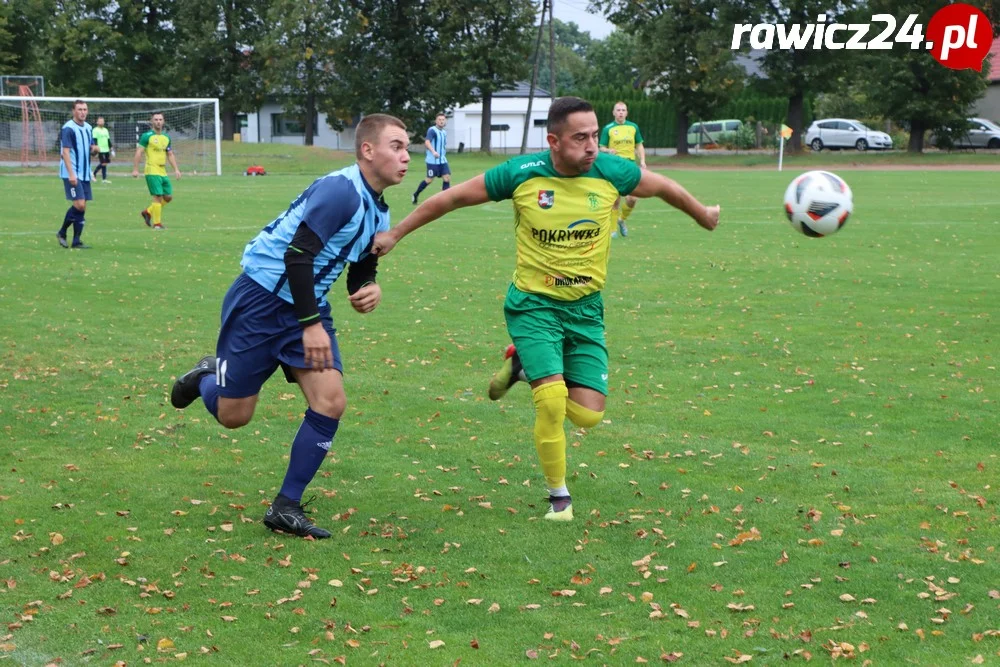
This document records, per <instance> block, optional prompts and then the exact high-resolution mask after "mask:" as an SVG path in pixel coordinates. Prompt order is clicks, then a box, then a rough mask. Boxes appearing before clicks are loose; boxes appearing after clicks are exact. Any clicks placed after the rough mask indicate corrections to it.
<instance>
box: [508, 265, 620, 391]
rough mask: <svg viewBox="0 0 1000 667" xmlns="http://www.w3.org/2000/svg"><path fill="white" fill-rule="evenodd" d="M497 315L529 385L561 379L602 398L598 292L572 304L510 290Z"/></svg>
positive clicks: (603, 350) (604, 373) (603, 353)
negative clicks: (502, 319)
mask: <svg viewBox="0 0 1000 667" xmlns="http://www.w3.org/2000/svg"><path fill="white" fill-rule="evenodd" d="M503 313H504V317H505V318H506V319H507V331H508V332H509V333H510V337H511V340H513V341H514V345H515V347H517V354H518V356H519V357H520V358H521V365H522V366H523V367H524V374H525V375H526V376H527V377H528V380H529V381H532V380H537V379H539V378H543V377H547V376H549V375H562V376H563V377H564V378H565V380H566V382H567V384H569V385H580V386H583V387H587V388H588V389H593V390H595V391H599V392H601V393H602V394H604V395H605V396H607V395H608V348H607V346H606V345H605V343H604V299H603V298H602V296H601V293H600V292H595V293H594V294H590V295H588V296H585V297H583V298H582V299H578V300H576V301H559V300H558V299H552V298H549V297H547V296H542V295H541V294H531V293H528V292H522V291H521V290H519V289H517V288H516V287H514V285H511V286H510V288H509V289H508V290H507V299H506V300H505V301H504V304H503Z"/></svg>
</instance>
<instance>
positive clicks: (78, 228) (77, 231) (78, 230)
mask: <svg viewBox="0 0 1000 667" xmlns="http://www.w3.org/2000/svg"><path fill="white" fill-rule="evenodd" d="M83 223H84V219H83V214H82V213H81V214H80V215H79V217H78V218H77V219H76V220H74V221H73V245H77V244H78V243H80V235H81V234H83Z"/></svg>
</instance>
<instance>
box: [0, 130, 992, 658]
mask: <svg viewBox="0 0 1000 667" xmlns="http://www.w3.org/2000/svg"><path fill="white" fill-rule="evenodd" d="M265 148H267V149H269V150H271V153H268V154H263V153H262V154H259V155H251V153H250V151H249V149H245V147H244V151H243V152H241V153H239V154H236V153H231V154H228V155H227V165H238V167H242V166H245V164H250V163H252V162H260V163H262V164H264V165H265V167H268V168H269V169H270V170H271V171H272V173H275V172H281V171H286V172H287V171H295V172H296V173H293V174H286V175H280V174H276V175H272V176H267V177H264V178H255V179H251V178H244V177H238V176H224V177H221V178H212V177H196V178H184V179H182V180H181V181H179V182H175V194H176V201H175V203H173V204H171V205H170V206H169V207H167V210H166V212H165V214H164V222H165V224H166V226H167V228H168V229H167V230H166V231H165V232H163V233H153V232H152V231H151V230H149V229H147V228H146V227H145V226H144V225H143V224H142V221H141V219H140V217H139V214H138V211H139V210H140V209H141V208H142V207H143V206H144V205H145V204H146V203H147V202H148V197H147V195H146V194H145V189H144V186H143V184H142V182H141V181H133V180H132V179H128V178H124V177H122V175H121V174H117V173H114V174H113V183H112V184H110V185H100V184H97V185H96V186H95V191H96V195H95V200H94V201H93V202H91V205H90V207H89V209H88V215H87V231H86V237H85V238H86V240H87V241H88V242H89V243H91V244H92V245H93V246H94V247H93V249H91V250H89V251H72V252H71V251H66V250H63V249H62V248H60V247H59V246H58V245H57V243H56V240H55V238H54V232H55V231H56V229H57V228H58V226H59V222H60V221H61V219H62V215H63V212H64V211H65V209H66V206H67V204H66V203H65V202H64V201H63V199H62V187H61V184H60V183H59V181H58V179H57V178H56V177H55V176H48V177H44V178H42V177H35V176H24V177H20V176H3V177H0V209H2V219H3V225H2V227H0V256H2V261H0V313H2V315H0V317H2V320H3V326H2V328H0V344H2V351H0V437H2V442H3V447H2V450H0V451H2V454H3V461H2V463H3V467H2V473H0V517H2V518H0V524H2V530H0V545H2V547H0V612H2V621H3V624H4V625H3V626H2V627H0V663H4V662H7V663H12V664H18V665H20V664H24V665H44V664H48V663H58V664H64V665H81V664H99V665H110V664H115V663H116V661H122V663H125V664H129V665H134V664H143V663H154V664H159V663H174V662H178V661H180V660H184V659H186V661H188V662H193V663H196V664H213V665H296V664H305V663H311V662H320V663H325V664H331V663H338V662H339V663H341V664H344V663H347V664H380V663H386V664H400V665H453V664H457V663H458V661H461V663H462V664H464V665H507V664H514V663H521V662H525V663H529V664H530V663H531V662H532V661H533V660H536V659H537V660H538V661H540V662H549V661H552V660H554V661H556V662H557V663H560V664H569V663H571V662H575V659H586V660H587V662H588V663H591V664H622V665H624V664H635V663H637V662H640V663H641V662H647V661H648V662H657V663H662V662H663V661H667V662H670V661H673V660H677V661H678V662H680V663H682V664H692V665H703V664H720V665H721V664H728V662H743V661H749V662H750V664H752V665H777V664H799V663H802V664H804V663H805V662H806V661H807V660H809V659H810V658H812V659H817V660H819V661H821V662H825V661H829V660H830V659H831V657H833V658H837V657H841V658H854V662H855V663H857V664H862V663H864V662H865V661H866V660H871V661H872V663H873V664H876V665H900V664H917V665H961V664H972V663H974V662H977V661H983V662H985V663H986V664H1000V592H998V589H1000V553H998V552H997V549H998V547H1000V519H998V509H997V506H998V501H1000V495H998V487H1000V447H998V445H1000V425H998V399H1000V395H998V393H1000V392H998V386H1000V382H998V380H1000V373H998V370H997V367H998V364H1000V359H998V349H1000V347H998V340H1000V333H998V332H1000V322H998V318H1000V268H998V267H1000V265H998V262H997V258H998V257H1000V191H998V190H997V187H996V182H997V176H996V172H983V171H953V170H948V171H944V170H942V171H935V170H933V169H927V170H922V171H888V170H872V169H866V170H864V171H847V170H845V171H843V172H841V173H842V175H843V176H844V177H845V179H846V180H847V181H848V182H849V183H850V185H851V187H852V188H853V190H854V196H855V215H854V217H853V218H852V219H851V221H850V222H849V223H848V225H847V226H846V227H845V229H844V231H843V232H841V233H840V234H838V235H837V236H834V237H831V238H826V239H808V238H806V237H804V236H800V235H797V234H796V233H795V232H793V231H792V230H791V228H790V227H789V226H788V225H787V223H785V222H784V220H783V217H782V211H781V195H782V193H783V191H784V188H785V185H786V184H787V183H788V181H789V180H790V179H791V178H792V176H793V175H794V174H795V173H796V172H797V170H798V169H799V167H802V166H807V165H806V164H805V163H800V162H797V161H794V160H793V162H792V164H791V165H790V168H789V170H787V171H786V172H784V173H777V172H776V171H773V170H765V169H754V170H745V171H711V170H689V171H684V170H678V169H674V170H672V171H671V172H670V175H671V176H672V177H674V178H676V179H677V180H679V181H680V182H681V183H683V184H684V185H685V186H686V187H687V188H688V189H690V190H691V191H692V192H693V193H694V194H696V195H697V196H698V197H699V198H701V199H703V200H704V201H706V202H708V203H716V202H717V203H720V204H721V205H722V208H723V211H722V224H721V225H720V227H719V229H718V230H716V231H715V232H713V233H711V234H709V233H707V232H705V231H703V230H701V229H700V228H698V227H697V226H696V225H695V224H694V223H693V222H691V221H689V220H687V219H686V218H684V217H683V216H682V215H680V214H678V213H677V212H675V211H673V210H672V209H669V208H668V207H667V206H666V205H664V204H662V203H660V202H654V201H644V202H641V203H640V205H639V206H638V207H637V209H636V212H635V214H634V215H633V217H632V219H631V221H630V222H631V225H630V228H631V234H630V236H629V238H627V239H617V240H616V241H615V242H614V246H613V253H612V258H611V267H610V275H609V281H608V282H609V285H608V288H607V289H606V291H605V303H606V318H607V327H608V344H609V347H610V350H611V379H610V386H611V394H610V396H609V401H608V410H607V413H606V417H605V422H604V423H603V424H601V425H600V426H598V427H596V428H594V429H591V430H589V431H588V432H581V431H570V432H569V435H568V442H569V443H570V453H569V466H570V471H571V479H570V481H569V485H570V489H571V490H572V492H573V497H574V505H575V510H576V515H577V518H576V520H575V522H573V523H571V524H565V525H549V524H548V523H547V522H544V521H542V520H541V519H540V517H541V516H542V514H543V512H544V509H545V500H544V499H545V495H546V494H545V485H544V479H543V478H542V476H541V472H540V470H539V468H538V466H537V463H536V456H535V453H534V445H533V443H532V435H531V429H532V421H533V407H532V404H531V401H530V397H529V392H528V391H527V388H526V387H524V386H518V387H515V388H514V389H512V390H511V392H510V393H509V394H508V395H507V397H505V399H504V400H502V401H500V402H499V403H491V402H490V401H488V400H486V398H485V386H486V383H487V381H488V379H489V377H490V375H491V373H492V372H493V370H494V369H495V367H496V366H497V365H498V363H499V355H500V352H501V350H502V349H503V347H504V346H505V345H506V344H507V342H508V339H507V337H506V334H505V329H504V325H503V317H502V311H501V305H502V298H503V294H504V292H505V290H506V287H507V283H508V280H509V277H510V273H511V271H512V268H513V254H514V249H513V235H512V230H511V215H510V206H509V204H506V203H504V204H490V205H486V206H482V207H479V208H476V209H466V210H464V211H461V212H458V213H456V214H454V215H452V216H451V217H449V218H447V219H444V220H441V221H439V222H438V223H435V224H433V225H431V226H430V227H428V228H426V229H423V230H421V231H419V232H417V233H416V234H415V235H413V236H412V237H410V238H408V239H406V240H405V241H404V242H403V243H402V244H400V246H398V247H397V249H396V250H395V251H394V252H393V253H392V254H391V255H389V256H388V257H387V258H386V259H385V260H383V262H382V264H381V266H380V272H379V280H380V283H381V284H382V287H383V290H384V299H383V302H382V305H381V306H380V307H379V309H378V310H377V311H376V312H375V313H372V314H370V315H367V316H360V315H358V314H356V313H355V312H354V311H353V310H351V309H350V308H349V307H348V304H347V302H346V298H345V295H346V292H345V290H344V287H343V285H341V284H336V285H334V289H333V291H332V292H331V302H332V303H333V304H334V318H335V321H336V322H337V325H338V329H339V342H340V346H341V350H342V353H343V357H344V360H345V367H346V380H345V382H346V385H347V392H348V400H349V405H348V409H347V412H346V413H345V415H344V418H343V420H342V424H341V428H340V431H339V432H338V434H337V437H336V439H335V441H334V443H333V447H332V449H331V451H330V455H329V457H328V459H327V461H326V462H325V464H324V467H323V468H322V470H321V472H320V475H319V476H318V477H317V478H316V480H315V481H314V483H313V485H312V486H311V487H310V490H308V491H307V497H308V496H309V495H310V492H311V493H314V494H315V495H316V496H317V499H316V501H315V503H314V507H315V514H314V515H313V516H315V517H316V519H317V521H318V522H319V523H320V524H321V525H323V526H325V527H328V528H330V529H332V530H333V531H334V538H333V539H331V540H326V541H321V542H312V541H304V540H299V539H296V538H290V537H285V536H279V535H275V534H272V533H270V532H268V531H267V530H266V529H265V528H264V527H263V526H262V525H261V523H260V519H261V517H262V515H263V511H264V509H265V508H266V505H267V503H268V502H269V501H270V499H271V498H272V497H273V495H274V493H275V492H276V490H277V488H278V486H280V484H281V479H282V476H283V474H284V468H285V462H286V460H287V452H288V446H289V443H290V441H291V438H292V436H293V435H294V432H295V430H296V428H297V426H298V423H299V420H300V415H301V413H302V411H303V410H304V401H303V400H302V398H301V396H300V395H299V393H298V391H297V389H296V388H295V387H292V386H291V385H288V384H286V383H285V382H284V380H283V379H282V378H280V377H278V376H276V377H274V378H272V380H271V381H270V382H269V383H268V384H267V385H266V386H265V388H264V391H263V393H262V397H261V402H260V405H259V408H258V411H257V415H256V417H255V419H254V421H253V422H252V423H251V424H250V425H249V426H247V427H245V428H243V429H241V430H237V431H226V430H225V429H223V428H221V427H220V426H219V425H218V424H216V423H215V422H214V420H212V419H211V417H209V416H208V414H207V413H206V412H205V411H204V409H202V407H201V405H200V403H196V404H195V405H192V406H191V407H190V408H189V409H188V410H186V411H183V412H181V411H176V410H174V409H173V408H172V407H170V405H169V402H168V401H167V394H168V392H169V388H170V386H171V384H172V382H173V379H174V377H175V376H176V375H178V374H180V373H182V372H184V371H186V370H187V369H188V368H189V367H190V366H191V365H192V364H193V363H194V361H196V360H197V359H198V358H199V357H201V356H202V355H203V354H206V353H210V352H212V351H213V350H214V345H215V335H216V332H217V327H218V318H219V306H220V303H221V300H222V296H223V294H224V292H225V290H226V288H227V287H228V285H229V283H230V282H231V281H232V279H233V278H234V277H235V276H236V275H237V273H238V271H239V258H240V253H241V252H242V249H243V246H244V245H245V244H246V242H247V241H248V240H249V239H250V238H252V237H253V235H255V234H256V233H257V231H258V230H259V229H260V228H261V227H262V226H263V225H264V224H266V223H267V222H269V221H270V220H271V219H273V217H274V216H276V215H277V214H278V213H280V212H281V211H282V210H284V208H285V207H286V206H287V204H288V202H289V201H290V200H291V199H292V198H293V197H294V196H295V195H297V194H298V193H299V192H300V191H301V190H302V189H303V188H304V187H305V186H306V185H308V183H309V182H310V181H311V180H312V178H313V177H315V176H316V175H318V174H320V173H324V172H326V171H328V170H331V169H333V168H336V167H339V166H342V165H343V164H345V162H344V160H345V157H344V156H343V155H339V156H336V158H335V159H334V160H330V159H329V154H327V153H324V152H322V151H315V150H314V151H302V150H298V151H297V150H296V149H290V148H288V147H280V148H276V147H265ZM255 150H264V149H255ZM270 155H282V156H289V157H288V159H287V163H288V164H291V165H294V166H292V167H288V168H283V167H277V166H272V165H276V164H278V159H277V158H274V160H273V161H268V160H270V159H271V158H270V157H269V156H270ZM251 158H256V159H251ZM283 159H284V158H283ZM496 161H497V160H491V159H489V158H483V157H474V156H458V157H457V159H456V160H454V161H453V169H454V170H455V173H456V178H458V179H463V178H466V177H470V176H472V175H474V174H475V173H478V172H479V171H481V170H482V169H484V168H486V167H488V166H489V165H491V164H495V163H496ZM182 163H183V160H182ZM733 163H734V165H735V166H738V165H739V164H740V162H739V158H736V159H734V161H733ZM827 164H828V163H827ZM846 164H847V163H845V165H846ZM421 166H422V163H421V161H420V157H419V156H416V159H415V161H414V164H413V169H411V174H410V175H409V176H408V177H407V179H406V182H405V183H404V184H403V185H402V186H400V187H398V188H395V189H394V190H391V191H389V193H388V197H387V198H388V200H389V202H390V205H391V206H392V209H393V212H394V217H395V220H396V221H398V220H400V219H402V216H403V215H404V214H405V212H406V211H408V210H410V208H411V207H410V205H409V194H410V192H412V190H413V188H414V187H415V185H416V182H417V181H418V180H419V178H420V171H421V170H420V167H421ZM438 187H439V186H438V185H437V184H435V185H434V186H433V188H432V190H431V191H432V192H433V191H437V189H438ZM279 375H280V374H279ZM442 642H443V643H442ZM727 661H728V662H727Z"/></svg>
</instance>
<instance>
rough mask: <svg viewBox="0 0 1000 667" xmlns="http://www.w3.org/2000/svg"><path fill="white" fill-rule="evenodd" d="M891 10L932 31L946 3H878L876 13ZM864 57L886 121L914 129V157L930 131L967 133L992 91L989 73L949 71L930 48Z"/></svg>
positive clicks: (879, 0)
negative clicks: (969, 118)
mask: <svg viewBox="0 0 1000 667" xmlns="http://www.w3.org/2000/svg"><path fill="white" fill-rule="evenodd" d="M889 4H891V11H892V13H893V14H894V15H895V16H907V15H909V14H919V16H920V19H922V20H923V21H924V24H925V25H926V22H927V21H928V20H929V19H930V17H931V16H932V15H933V14H934V12H936V11H937V10H938V9H940V8H941V7H943V6H944V5H945V4H946V2H944V1H943V0H908V1H906V2H905V3H901V2H899V0H893V1H892V2H891V3H889V2H887V0H873V1H872V4H871V9H872V12H873V13H878V12H880V11H882V12H888V11H889V8H888V5H889ZM970 4H974V5H978V6H979V7H980V8H981V9H982V8H983V3H982V2H976V0H971V3H970ZM900 5H902V6H900ZM864 53H865V58H864V70H865V72H866V73H867V75H866V80H867V81H868V82H869V92H870V97H871V99H872V101H873V102H874V103H875V105H876V107H877V108H878V110H879V111H880V112H881V113H882V114H883V115H885V116H886V117H887V118H891V119H893V120H895V121H897V122H899V123H901V124H903V125H904V126H906V127H908V128H909V130H910V142H909V145H908V146H907V150H908V151H910V152H912V153H920V152H922V151H923V148H924V135H925V134H926V132H927V131H928V130H937V131H939V132H941V131H942V130H945V132H942V133H944V134H947V128H951V129H958V128H960V129H964V128H965V123H966V120H965V119H966V117H967V116H968V115H970V110H971V107H972V105H973V104H975V102H976V101H977V100H978V99H979V98H980V97H982V96H983V94H984V93H985V91H986V86H987V85H988V80H987V77H988V76H989V67H984V68H983V71H982V72H976V71H975V70H952V69H948V68H947V67H945V66H943V65H941V64H940V63H938V62H937V61H936V60H934V58H933V56H931V53H930V51H927V50H926V49H924V48H918V49H913V50H911V49H910V48H909V46H908V45H906V44H896V45H895V46H894V48H893V49H892V50H889V51H866V52H864Z"/></svg>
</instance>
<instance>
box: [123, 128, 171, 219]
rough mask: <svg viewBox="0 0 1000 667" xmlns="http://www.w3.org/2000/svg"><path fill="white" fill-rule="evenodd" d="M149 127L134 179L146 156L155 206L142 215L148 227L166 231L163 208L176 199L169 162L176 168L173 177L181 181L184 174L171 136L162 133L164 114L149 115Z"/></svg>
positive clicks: (141, 143) (137, 156)
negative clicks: (168, 169)
mask: <svg viewBox="0 0 1000 667" xmlns="http://www.w3.org/2000/svg"><path fill="white" fill-rule="evenodd" d="M149 125H150V127H151V128H152V129H151V130H148V131H146V132H144V133H143V135H142V136H141V137H139V144H138V145H137V146H136V147H135V159H134V161H133V164H132V177H133V178H138V177H139V160H140V159H142V157H143V156H144V155H145V157H146V169H145V170H144V172H143V173H145V174H146V187H148V188H149V194H151V195H153V203H152V204H150V205H149V206H148V207H146V208H145V209H143V210H142V212H141V213H140V215H141V216H142V219H143V221H144V222H145V223H146V226H147V227H152V228H153V229H163V217H162V216H163V207H164V206H165V205H166V204H169V203H170V201H171V200H172V199H173V198H174V189H173V187H172V186H171V185H170V179H169V178H167V160H169V161H170V166H171V167H173V168H174V176H176V177H177V178H180V177H181V171H180V169H178V168H177V159H176V158H175V157H174V151H173V149H172V148H171V146H170V137H168V136H167V134H166V133H165V132H164V131H163V114H162V113H160V112H159V111H157V112H156V113H154V114H153V115H152V116H150V118H149Z"/></svg>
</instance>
